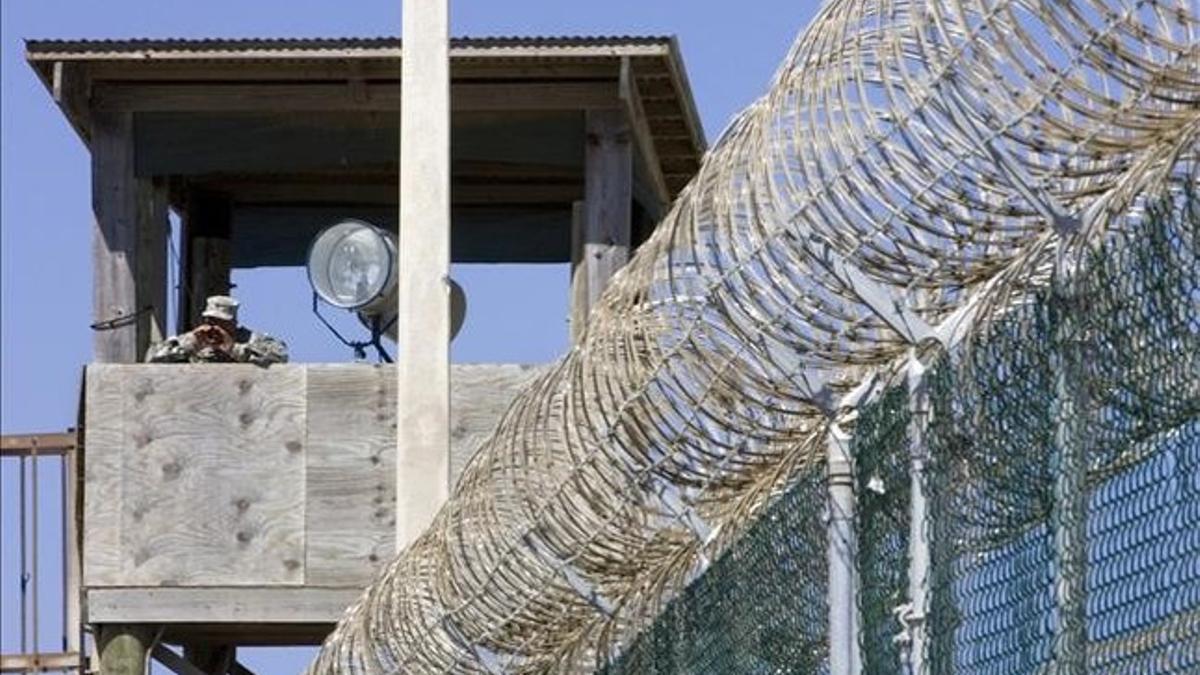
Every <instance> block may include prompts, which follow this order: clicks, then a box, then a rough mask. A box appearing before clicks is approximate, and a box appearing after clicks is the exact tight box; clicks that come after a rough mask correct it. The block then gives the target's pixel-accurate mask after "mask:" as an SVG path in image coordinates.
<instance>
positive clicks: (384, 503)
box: [305, 364, 544, 586]
mask: <svg viewBox="0 0 1200 675" xmlns="http://www.w3.org/2000/svg"><path fill="white" fill-rule="evenodd" d="M308 371H309V372H308V377H307V383H308V415H307V420H308V469H307V472H306V480H307V483H308V487H307V490H308V497H307V514H306V518H307V529H308V532H307V545H308V547H307V560H306V565H305V568H306V570H307V583H308V584H309V585H325V586H345V585H352V586H361V585H365V584H366V583H368V582H369V581H370V580H371V579H372V578H373V577H374V575H375V573H376V572H377V570H378V568H379V566H380V565H381V564H382V563H383V562H385V561H387V560H388V559H390V558H391V555H392V552H393V548H394V542H395V525H394V520H393V519H394V511H393V506H394V500H395V494H396V488H395V486H396V474H395V468H394V467H395V443H396V425H395V420H396V375H395V367H394V366H369V365H359V364H341V365H312V366H308ZM542 372H544V368H543V367H540V366H526V365H515V364H455V365H453V366H451V413H450V430H451V431H450V474H451V483H453V482H454V481H457V479H458V477H459V476H460V475H461V472H462V469H463V468H464V467H465V466H466V464H467V462H468V461H469V460H470V458H471V457H472V456H473V455H474V454H475V451H476V450H477V449H478V447H479V445H480V443H482V442H483V441H484V440H486V439H487V438H488V437H489V436H490V435H491V433H492V432H493V431H494V430H495V427H496V425H497V424H498V423H499V421H500V418H501V417H502V416H503V414H504V412H505V411H506V410H507V409H508V406H509V404H510V403H511V401H512V399H513V397H515V396H516V394H517V392H518V391H519V390H520V389H521V388H522V387H524V386H525V385H526V384H527V383H528V382H529V381H530V380H532V379H533V378H534V377H536V376H537V375H539V374H541V373H542ZM401 480H402V483H401V484H402V485H403V486H405V489H407V486H409V485H411V484H413V483H419V482H421V481H425V480H427V478H426V477H425V476H424V475H421V474H415V473H414V474H406V475H405V476H404V477H403V478H402V479H401Z"/></svg>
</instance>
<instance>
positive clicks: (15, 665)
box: [0, 652, 83, 673]
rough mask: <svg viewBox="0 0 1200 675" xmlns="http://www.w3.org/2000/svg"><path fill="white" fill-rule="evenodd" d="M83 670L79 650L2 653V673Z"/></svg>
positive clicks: (0, 666)
mask: <svg viewBox="0 0 1200 675" xmlns="http://www.w3.org/2000/svg"><path fill="white" fill-rule="evenodd" d="M81 670H83V657H82V656H80V654H79V652H55V653H45V652H42V653H38V654H0V673H45V672H51V671H56V672H70V671H81Z"/></svg>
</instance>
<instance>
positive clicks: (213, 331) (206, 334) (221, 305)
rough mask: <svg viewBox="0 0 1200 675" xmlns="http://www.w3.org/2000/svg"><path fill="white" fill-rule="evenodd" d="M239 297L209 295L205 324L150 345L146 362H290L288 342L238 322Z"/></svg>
mask: <svg viewBox="0 0 1200 675" xmlns="http://www.w3.org/2000/svg"><path fill="white" fill-rule="evenodd" d="M237 310H238V301H237V300H235V299H233V298H231V297H229V296H227V295H214V296H211V297H210V298H208V300H207V302H206V304H205V308H204V313H203V314H201V315H200V316H201V320H202V322H203V323H202V324H201V325H200V326H198V327H196V328H195V329H193V330H191V331H189V332H187V333H184V334H182V335H175V336H172V337H169V338H167V339H166V340H163V341H162V342H159V343H158V344H156V345H153V346H151V347H150V349H149V351H147V352H146V362H147V363H253V364H254V365H256V366H269V365H271V364H272V363H287V360H288V353H287V345H286V344H284V343H283V341H282V340H277V339H275V338H273V337H271V336H270V335H266V334H265V333H257V332H253V331H250V330H247V329H246V328H243V327H241V326H239V325H238V322H237Z"/></svg>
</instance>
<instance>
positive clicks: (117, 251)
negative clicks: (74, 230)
mask: <svg viewBox="0 0 1200 675" xmlns="http://www.w3.org/2000/svg"><path fill="white" fill-rule="evenodd" d="M133 154H134V149H133V114H132V113H96V114H95V115H94V116H93V118H92V209H93V212H94V214H95V219H96V220H95V223H96V226H95V230H94V233H93V237H92V275H93V277H92V279H93V284H92V288H93V290H92V307H93V322H94V326H93V327H94V330H95V336H94V342H93V344H94V353H95V355H94V358H95V360H96V361H98V362H107V363H136V362H137V361H140V360H141V358H142V356H143V355H144V354H145V353H146V348H147V347H149V345H150V342H151V341H152V340H155V339H161V338H162V335H163V333H164V330H165V327H166V310H167V303H166V283H167V282H166V243H167V228H168V223H167V199H166V186H165V184H164V183H163V182H162V181H155V180H153V179H150V178H137V177H135V176H134V171H133V169H134V156H133Z"/></svg>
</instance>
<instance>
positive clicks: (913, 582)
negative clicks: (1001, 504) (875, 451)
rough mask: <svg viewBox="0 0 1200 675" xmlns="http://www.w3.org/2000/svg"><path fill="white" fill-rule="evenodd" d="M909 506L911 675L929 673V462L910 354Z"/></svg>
mask: <svg viewBox="0 0 1200 675" xmlns="http://www.w3.org/2000/svg"><path fill="white" fill-rule="evenodd" d="M908 405H909V412H910V414H911V418H910V422H909V425H908V444H909V445H908V451H909V467H910V469H909V471H910V476H909V480H910V481H911V482H910V484H909V506H910V509H911V511H910V514H911V517H910V520H909V527H908V560H909V562H908V602H909V607H908V612H907V615H906V616H904V617H903V619H904V623H905V629H906V631H907V633H908V649H909V665H910V669H911V670H910V672H911V673H912V675H925V674H926V673H928V672H929V667H928V664H927V662H926V656H927V653H928V648H927V638H928V635H927V633H926V626H925V620H926V616H927V615H928V612H929V527H928V521H929V505H928V501H927V499H926V496H925V469H926V467H927V465H928V462H929V449H928V448H927V447H926V439H927V437H928V431H929V415H930V410H929V389H928V387H927V386H926V382H925V366H924V365H923V364H922V363H921V360H920V359H919V358H918V357H917V354H916V349H914V350H913V351H912V354H911V355H910V356H909V362H908Z"/></svg>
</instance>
